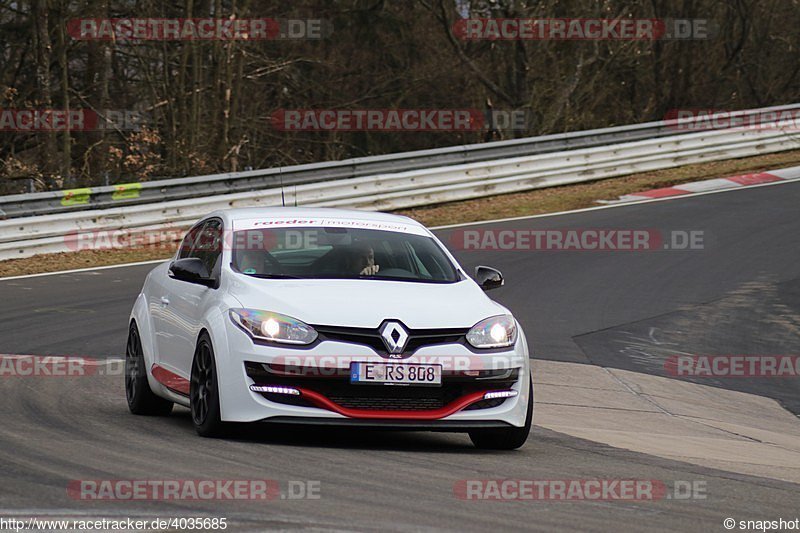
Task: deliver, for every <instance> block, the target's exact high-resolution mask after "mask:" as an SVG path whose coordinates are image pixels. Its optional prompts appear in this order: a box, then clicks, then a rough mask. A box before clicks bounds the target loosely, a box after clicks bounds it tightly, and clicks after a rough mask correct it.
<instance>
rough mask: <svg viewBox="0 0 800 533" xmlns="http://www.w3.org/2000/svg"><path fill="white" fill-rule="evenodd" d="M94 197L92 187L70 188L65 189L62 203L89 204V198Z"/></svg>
mask: <svg viewBox="0 0 800 533" xmlns="http://www.w3.org/2000/svg"><path fill="white" fill-rule="evenodd" d="M91 197H92V189H90V188H88V187H87V188H85V189H70V190H68V191H64V197H63V198H61V205H64V206H66V205H82V204H88V203H89V199H90V198H91Z"/></svg>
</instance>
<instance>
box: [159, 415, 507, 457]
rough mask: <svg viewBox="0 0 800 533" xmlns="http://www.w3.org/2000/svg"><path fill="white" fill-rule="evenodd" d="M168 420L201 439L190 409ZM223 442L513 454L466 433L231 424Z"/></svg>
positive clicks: (472, 453) (473, 453)
mask: <svg viewBox="0 0 800 533" xmlns="http://www.w3.org/2000/svg"><path fill="white" fill-rule="evenodd" d="M165 420H168V421H169V423H170V424H173V425H174V426H175V427H176V428H180V429H181V431H182V432H185V433H186V434H187V435H188V436H191V437H193V438H198V439H200V438H201V437H199V436H198V435H197V434H196V433H195V431H194V427H193V426H192V420H191V416H190V414H189V410H188V409H184V408H176V409H175V411H173V413H172V414H171V415H170V416H169V417H168V418H167V419H165ZM221 440H228V441H232V442H241V443H251V444H266V445H276V446H302V447H306V448H337V449H354V450H360V449H364V450H389V451H412V452H413V451H417V452H428V453H447V454H470V455H475V454H484V453H486V454H497V453H518V452H514V451H491V450H478V449H476V448H475V447H474V446H473V445H472V443H471V442H470V440H469V438H468V437H467V435H466V433H436V432H425V431H402V430H380V429H364V428H334V427H328V426H295V425H279V424H266V423H251V424H230V426H229V428H228V433H227V434H226V435H225V437H223V438H222V439H221Z"/></svg>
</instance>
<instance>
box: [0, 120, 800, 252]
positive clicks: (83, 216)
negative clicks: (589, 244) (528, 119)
mask: <svg viewBox="0 0 800 533" xmlns="http://www.w3.org/2000/svg"><path fill="white" fill-rule="evenodd" d="M793 133H794V132H791V133H787V132H784V131H782V130H780V129H762V130H743V129H729V130H715V131H707V132H701V133H689V134H682V135H674V136H671V137H659V138H654V139H647V140H640V141H635V142H623V143H618V144H610V145H603V146H597V147H592V148H582V149H577V150H568V151H561V152H552V153H544V154H539V155H533V156H526V157H515V158H508V159H499V160H492V161H483V162H479V163H470V164H462V165H450V166H441V167H435V168H426V169H421V170H411V171H405V172H392V173H387V174H376V175H372V176H367V177H359V178H351V179H342V180H332V181H320V182H314V183H307V184H300V185H297V187H293V188H291V189H290V190H287V191H285V195H286V203H287V205H293V204H295V203H296V204H297V205H302V206H327V207H355V208H360V209H369V210H378V209H380V210H388V209H399V208H405V207H413V206H421V205H430V204H434V203H440V202H446V201H454V200H464V199H469V198H476V197H485V196H487V195H493V194H500V193H508V192H516V191H524V190H531V189H536V188H541V187H550V186H555V185H565V184H569V183H578V182H587V181H594V180H598V179H603V178H610V177H615V176H624V175H626V174H631V173H634V172H642V171H649V170H658V169H666V168H674V167H677V166H682V165H686V164H691V163H701V162H708V161H715V160H720V159H733V158H739V157H748V156H752V155H758V154H765V153H772V152H778V151H782V150H789V149H796V148H799V147H800V138H798V137H797V136H795V135H794V134H793ZM281 196H282V193H281V189H280V188H277V189H267V190H263V191H257V192H238V193H232V194H224V195H217V196H209V197H205V198H191V199H183V200H173V201H167V202H160V203H148V204H143V205H137V206H126V207H114V208H110V209H100V210H93V211H78V212H72V213H60V214H51V215H41V216H34V217H25V218H16V219H8V220H3V221H0V260H2V259H10V258H15V257H27V256H30V255H35V254H37V253H54V252H63V251H71V250H75V249H82V248H83V247H84V245H83V244H84V243H94V236H96V235H97V233H98V232H117V235H116V236H119V235H118V234H125V233H130V232H137V231H141V230H143V229H148V230H157V229H165V228H175V229H178V228H183V227H187V226H188V225H190V224H191V223H192V222H194V221H195V220H197V219H199V218H200V217H202V216H204V215H206V214H207V213H209V212H211V211H214V210H217V209H224V208H229V207H245V206H274V205H280V204H281ZM93 234H94V235H93ZM169 235H171V236H172V238H175V236H177V235H179V234H178V233H170V234H168V237H166V238H169ZM83 237H88V239H84V238H83ZM104 238H105V239H107V238H108V236H107V235H106V236H105V237H104Z"/></svg>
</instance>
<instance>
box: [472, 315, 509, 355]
mask: <svg viewBox="0 0 800 533" xmlns="http://www.w3.org/2000/svg"><path fill="white" fill-rule="evenodd" d="M467 342H469V343H470V344H471V345H472V346H474V347H475V348H503V347H505V346H512V345H513V344H514V343H515V342H517V324H516V322H514V317H513V316H511V315H498V316H493V317H490V318H487V319H486V320H481V321H480V322H478V323H477V324H475V325H474V326H472V329H470V330H469V332H468V333H467Z"/></svg>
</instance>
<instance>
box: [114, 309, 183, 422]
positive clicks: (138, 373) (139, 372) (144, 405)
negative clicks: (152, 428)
mask: <svg viewBox="0 0 800 533" xmlns="http://www.w3.org/2000/svg"><path fill="white" fill-rule="evenodd" d="M125 397H126V398H127V400H128V409H129V410H130V412H131V413H133V414H135V415H145V416H166V415H168V414H170V413H171V412H172V406H173V403H172V402H171V401H169V400H165V399H164V398H161V397H160V396H156V395H155V394H154V393H153V391H152V389H151V388H150V383H149V382H148V381H147V367H146V363H145V361H144V350H143V349H142V339H141V337H140V336H139V329H138V328H137V327H136V323H135V322H132V323H131V327H130V329H129V330H128V344H127V347H126V349H125Z"/></svg>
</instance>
